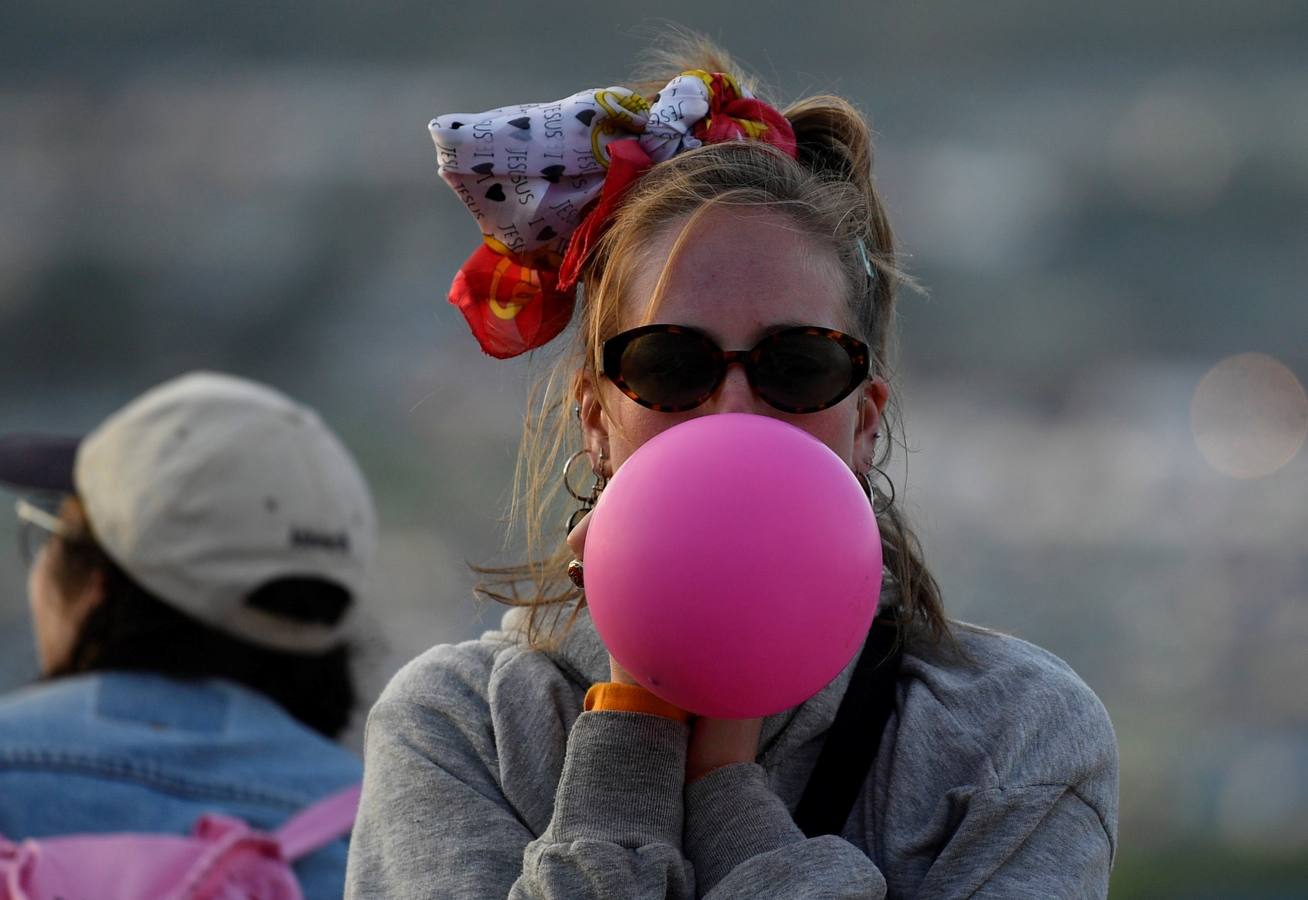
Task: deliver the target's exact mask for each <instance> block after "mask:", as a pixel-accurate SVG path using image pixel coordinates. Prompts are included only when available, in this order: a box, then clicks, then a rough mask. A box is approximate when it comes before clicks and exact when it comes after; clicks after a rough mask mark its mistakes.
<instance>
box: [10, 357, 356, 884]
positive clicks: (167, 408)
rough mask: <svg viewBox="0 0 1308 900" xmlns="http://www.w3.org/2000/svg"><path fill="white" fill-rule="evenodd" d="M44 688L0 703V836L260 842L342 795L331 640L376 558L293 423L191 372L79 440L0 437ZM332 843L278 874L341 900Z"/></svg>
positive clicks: (218, 378) (258, 395) (335, 654)
mask: <svg viewBox="0 0 1308 900" xmlns="http://www.w3.org/2000/svg"><path fill="white" fill-rule="evenodd" d="M0 484H4V485H6V486H8V487H10V488H12V489H15V490H17V491H19V492H20V493H21V494H23V495H24V497H23V499H20V500H19V501H18V507H17V508H18V514H19V518H20V523H21V525H22V535H23V538H24V548H25V556H26V559H27V562H28V565H29V576H28V600H29V603H30V606H31V610H32V624H33V631H34V636H35V638H36V645H37V656H38V661H39V663H40V667H41V674H42V679H41V680H40V681H39V682H37V683H36V684H34V685H32V686H29V687H27V688H24V689H21V690H18V691H14V692H12V693H10V694H8V695H6V696H4V697H0V835H3V836H4V837H6V838H8V839H10V840H12V841H15V842H16V841H19V840H21V839H25V838H43V837H51V836H60V835H68V834H78V833H105V832H146V833H172V834H188V833H190V832H191V830H192V827H193V826H194V825H195V823H196V821H197V820H198V819H199V817H200V816H201V815H202V814H205V813H226V814H228V815H234V816H237V817H239V818H241V819H244V820H245V821H247V822H249V823H250V824H251V825H253V826H256V827H258V828H262V829H264V830H271V829H273V828H274V827H276V826H280V825H281V824H282V823H283V822H284V821H285V820H287V819H288V818H289V817H290V816H291V814H293V813H295V812H298V811H299V810H300V809H302V808H303V807H306V806H309V805H310V804H311V803H313V802H314V801H316V800H319V799H320V798H323V797H324V796H327V795H329V794H332V793H333V792H335V791H338V790H341V789H343V788H346V787H348V786H349V785H351V784H354V783H357V781H358V779H359V778H360V776H361V771H360V765H359V761H358V759H357V758H356V757H355V756H354V755H353V754H352V753H350V752H349V751H348V750H346V749H345V748H343V747H341V746H339V745H338V744H337V743H336V742H335V739H336V738H337V737H339V735H340V733H341V732H342V731H343V730H344V728H345V727H346V725H347V724H348V722H349V718H350V712H351V708H352V707H353V705H354V702H355V690H354V683H353V677H352V675H351V672H350V650H349V647H348V645H347V644H346V643H345V641H344V633H343V631H342V627H343V625H344V623H345V615H346V612H347V610H348V609H349V607H350V606H351V605H352V602H353V600H354V597H355V596H356V595H357V593H358V592H359V590H360V589H361V587H362V585H363V579H364V577H365V574H366V570H367V567H368V564H369V559H370V557H371V554H372V547H373V545H374V543H375V539H376V538H375V530H376V525H375V516H374V513H373V509H372V499H371V496H370V494H369V492H368V488H367V485H366V483H365V482H364V480H363V477H362V475H361V473H360V472H359V471H358V468H357V467H356V465H355V463H354V461H353V459H352V458H351V457H350V456H349V454H348V452H347V451H346V450H345V448H344V447H342V446H341V445H340V443H339V442H338V441H337V439H336V438H335V436H334V435H332V434H331V432H330V431H328V430H327V428H326V427H325V426H324V425H323V424H322V422H321V421H320V420H319V419H318V417H317V416H316V415H315V414H314V413H313V412H312V411H311V410H309V409H307V408H305V407H303V406H300V405H299V404H297V403H294V402H293V401H291V400H290V399H289V398H287V397H284V396H283V395H281V394H279V393H277V392H275V391H273V390H271V389H270V388H266V387H264V386H262V385H258V384H254V383H252V382H248V381H244V380H242V379H237V378H232V377H229V376H222V375H215V374H209V373H196V374H192V375H188V376H185V377H182V378H178V379H174V380H173V381H170V382H167V383H165V384H163V385H161V386H159V387H156V388H154V389H153V390H151V391H149V392H147V393H146V394H144V395H143V396H142V397H139V398H137V399H136V400H134V401H133V402H132V403H130V404H128V405H127V406H126V407H125V408H124V409H122V410H120V411H119V412H117V413H115V414H114V415H113V416H111V417H110V418H109V419H108V420H107V421H106V422H105V423H103V424H102V425H101V426H100V427H99V428H97V429H96V430H95V431H94V432H92V433H91V434H90V435H88V436H86V437H85V438H83V439H72V438H60V437H54V436H34V435H11V436H7V437H5V438H0ZM345 852H346V845H345V842H344V841H343V840H338V841H334V842H332V843H331V844H329V845H328V846H326V847H325V848H324V849H322V850H320V851H318V852H316V853H313V854H311V855H309V856H307V857H306V858H305V859H303V860H302V861H300V862H298V863H297V864H296V866H295V872H296V875H297V877H298V878H299V879H300V882H301V884H302V886H303V890H304V892H305V895H306V896H308V897H310V898H315V897H318V898H326V897H332V896H335V897H339V896H340V895H341V891H342V886H343V882H344V875H345Z"/></svg>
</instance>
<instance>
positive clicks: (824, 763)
mask: <svg viewBox="0 0 1308 900" xmlns="http://www.w3.org/2000/svg"><path fill="white" fill-rule="evenodd" d="M897 614H898V610H894V609H891V610H887V611H886V613H885V614H883V615H880V616H877V618H876V619H875V620H873V622H872V628H871V629H870V630H869V631H868V637H867V640H866V641H865V642H864V644H863V652H862V653H861V654H860V655H859V657H858V663H857V664H856V665H855V666H854V672H853V674H852V675H851V676H850V680H849V686H848V687H847V688H846V689H845V696H844V697H843V698H842V699H841V701H840V708H839V709H838V710H837V711H836V718H835V719H834V720H833V721H832V723H831V728H830V729H829V730H828V731H827V739H826V742H825V743H824V744H823V745H822V752H821V753H820V754H819V755H818V761H817V765H816V766H814V768H813V774H812V775H810V776H809V779H808V785H807V786H806V787H805V788H804V796H803V797H801V798H800V801H799V806H797V807H796V808H795V824H797V825H798V826H799V827H800V830H801V831H803V832H804V834H805V835H807V836H808V837H811V838H812V837H818V836H820V835H824V834H834V835H840V834H841V833H842V832H843V831H844V830H845V822H846V821H847V820H848V819H849V813H850V811H851V810H852V809H853V808H854V801H855V800H857V799H858V794H859V791H860V790H862V787H863V782H864V781H865V780H866V779H867V773H868V770H869V769H871V768H872V760H874V759H875V758H876V755H877V749H878V748H879V747H880V746H881V733H882V731H884V730H885V726H886V720H887V719H888V718H890V711H891V710H892V709H893V708H894V706H895V680H896V676H897V675H898V674H899V663H900V658H901V657H902V655H903V647H902V645H901V641H900V640H899V624H898V620H897V618H896V616H897Z"/></svg>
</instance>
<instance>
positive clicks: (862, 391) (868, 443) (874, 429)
mask: <svg viewBox="0 0 1308 900" xmlns="http://www.w3.org/2000/svg"><path fill="white" fill-rule="evenodd" d="M889 398H890V387H889V386H888V385H887V384H886V382H885V380H884V379H882V378H879V377H873V378H869V379H868V380H867V381H865V382H863V386H862V387H861V388H859V397H858V418H857V420H856V421H855V424H854V459H853V465H854V471H856V472H866V471H867V469H868V468H869V467H870V465H871V461H872V460H874V459H876V455H877V442H878V441H879V440H883V439H884V438H883V437H881V436H879V432H880V431H881V414H882V413H884V412H885V409H886V401H887V400H889Z"/></svg>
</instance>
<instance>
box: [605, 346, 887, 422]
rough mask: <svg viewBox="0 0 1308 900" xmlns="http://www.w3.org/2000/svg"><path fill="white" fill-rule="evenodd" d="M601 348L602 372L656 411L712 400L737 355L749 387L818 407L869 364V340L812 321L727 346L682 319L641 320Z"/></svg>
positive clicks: (788, 406) (789, 406)
mask: <svg viewBox="0 0 1308 900" xmlns="http://www.w3.org/2000/svg"><path fill="white" fill-rule="evenodd" d="M602 355H603V364H604V370H603V372H602V373H601V374H602V375H604V376H605V377H607V378H608V379H609V380H610V381H612V382H613V383H614V384H615V385H617V387H618V389H619V390H620V391H622V393H624V394H626V395H627V396H628V397H630V398H631V399H632V400H635V401H636V402H637V403H639V404H640V405H641V406H645V407H648V408H649V409H653V410H657V411H659V412H683V411H685V410H688V409H694V408H695V407H697V406H699V405H700V404H701V403H703V402H704V401H706V400H708V398H709V397H712V396H713V393H714V391H716V390H717V389H718V385H720V384H721V383H722V379H723V378H725V377H726V375H727V367H728V366H729V365H731V364H732V363H733V362H738V363H740V364H741V365H743V366H744V367H745V375H746V377H747V378H748V379H749V384H750V386H751V387H752V388H753V389H754V391H755V393H757V394H758V395H759V397H761V398H762V399H763V400H764V402H766V403H767V404H768V405H769V406H772V407H775V408H776V409H779V410H781V411H782V412H788V413H813V412H820V411H821V410H824V409H829V408H830V407H832V406H835V405H836V404H837V403H839V402H840V401H841V400H844V399H845V398H846V397H848V396H849V395H850V393H852V392H853V390H854V389H855V388H857V387H858V386H859V385H860V384H862V383H863V381H864V380H865V379H866V378H867V374H868V365H869V355H868V348H867V344H865V343H863V342H862V341H860V340H859V339H858V338H855V337H850V336H849V335H847V334H843V333H841V332H839V331H833V330H832V329H830V328H818V327H817V326H814V325H798V326H795V327H791V328H783V329H780V330H778V331H774V332H772V333H771V334H769V335H767V336H766V337H764V338H763V340H761V341H759V342H758V343H757V344H755V345H754V346H753V347H752V348H750V349H749V350H723V349H722V348H721V347H719V346H718V345H717V344H716V343H714V341H713V339H712V338H710V337H709V336H708V335H706V334H704V333H703V332H702V331H697V330H695V329H694V328H688V327H686V326H684V325H642V326H641V327H639V328H633V329H631V330H630V331H624V332H622V333H621V334H618V335H614V336H613V337H611V338H609V339H608V340H607V341H605V342H604V346H603V349H602Z"/></svg>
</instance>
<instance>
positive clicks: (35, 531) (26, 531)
mask: <svg viewBox="0 0 1308 900" xmlns="http://www.w3.org/2000/svg"><path fill="white" fill-rule="evenodd" d="M14 512H15V513H17V515H18V552H19V555H21V556H22V559H23V563H24V564H25V565H28V566H30V565H31V564H32V563H33V562H34V561H35V560H36V558H37V556H39V555H40V553H41V550H42V548H44V547H45V545H46V544H47V543H48V542H49V540H50V538H51V536H53V535H58V536H59V537H61V538H64V539H66V540H71V539H72V538H73V532H72V529H70V528H69V527H68V525H67V524H65V523H64V521H63V520H62V519H60V518H59V517H58V516H56V515H54V514H52V513H50V512H47V511H46V510H44V509H41V507H39V506H37V505H35V504H33V503H29V502H28V501H26V500H19V501H18V502H17V503H15V504H14Z"/></svg>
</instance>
